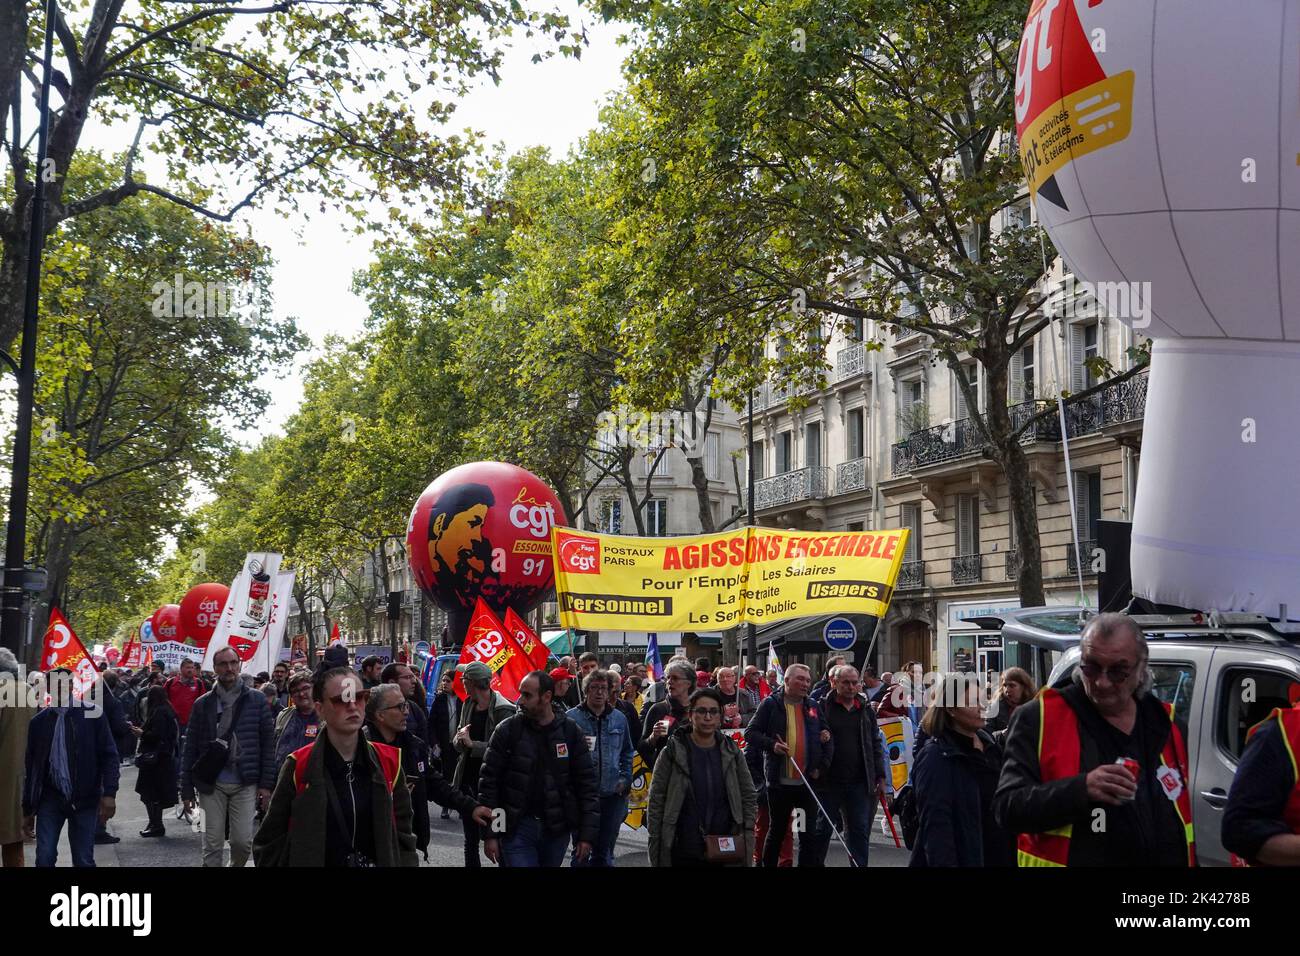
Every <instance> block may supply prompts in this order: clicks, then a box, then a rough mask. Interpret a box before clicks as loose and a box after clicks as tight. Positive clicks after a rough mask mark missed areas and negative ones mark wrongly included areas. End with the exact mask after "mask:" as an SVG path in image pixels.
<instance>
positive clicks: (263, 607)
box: [203, 551, 284, 673]
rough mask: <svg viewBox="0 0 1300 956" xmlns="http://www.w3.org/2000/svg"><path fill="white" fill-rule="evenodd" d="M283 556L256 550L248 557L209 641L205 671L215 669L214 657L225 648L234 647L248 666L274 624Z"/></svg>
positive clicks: (204, 660)
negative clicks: (276, 595) (276, 592)
mask: <svg viewBox="0 0 1300 956" xmlns="http://www.w3.org/2000/svg"><path fill="white" fill-rule="evenodd" d="M280 559H281V555H280V554H278V553H276V552H274V551H253V552H249V554H248V555H247V556H246V557H245V558H244V569H243V570H242V571H240V572H239V577H237V578H235V580H234V583H232V584H231V585H230V597H228V598H227V599H226V606H225V607H224V608H222V609H221V620H220V621H219V622H218V624H217V629H216V630H215V631H213V632H212V640H210V641H208V650H207V654H206V655H205V656H204V658H203V668H204V670H212V656H213V655H214V654H216V653H217V651H219V650H221V649H222V648H223V647H229V648H232V649H233V650H234V651H235V653H236V654H238V655H239V659H240V660H241V661H243V662H244V665H245V667H244V669H245V670H247V669H248V663H249V661H251V660H252V658H253V655H254V654H255V653H256V652H257V648H258V645H260V644H261V643H262V639H263V638H264V637H266V634H267V629H268V626H269V625H270V621H271V606H272V603H273V602H272V599H273V595H272V591H274V590H275V586H276V584H277V583H278V574H279V571H280ZM283 633H284V631H283V624H282V625H281V634H283ZM263 669H264V670H268V671H269V670H270V669H271V668H270V667H267V668H263ZM254 673H256V671H254Z"/></svg>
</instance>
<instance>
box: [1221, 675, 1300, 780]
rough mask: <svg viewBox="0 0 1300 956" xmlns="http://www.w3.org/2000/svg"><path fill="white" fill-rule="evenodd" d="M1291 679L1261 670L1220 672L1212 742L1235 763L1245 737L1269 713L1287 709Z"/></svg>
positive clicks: (1292, 680)
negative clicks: (1220, 679)
mask: <svg viewBox="0 0 1300 956" xmlns="http://www.w3.org/2000/svg"><path fill="white" fill-rule="evenodd" d="M1293 683H1295V678H1294V677H1293V676H1292V675H1290V674H1287V673H1283V672H1282V671H1273V670H1266V669H1264V668H1261V667H1233V668H1230V669H1228V670H1225V671H1224V672H1223V683H1222V685H1221V686H1220V688H1219V714H1218V720H1217V722H1216V723H1217V726H1216V728H1215V732H1214V733H1215V737H1216V742H1217V743H1218V745H1219V749H1221V750H1222V751H1223V752H1224V753H1225V754H1227V755H1228V756H1229V757H1230V758H1231V759H1232V761H1233V762H1234V763H1235V762H1237V761H1238V760H1239V759H1240V758H1241V752H1242V751H1243V750H1245V749H1246V733H1247V731H1249V730H1250V728H1251V727H1254V726H1255V725H1256V724H1257V723H1259V722H1260V721H1261V720H1263V719H1264V718H1265V717H1267V716H1268V715H1269V714H1271V713H1272V712H1273V708H1275V707H1281V708H1283V709H1285V708H1286V707H1288V706H1290V705H1289V703H1288V699H1287V690H1288V688H1290V686H1291V685H1292V684H1293Z"/></svg>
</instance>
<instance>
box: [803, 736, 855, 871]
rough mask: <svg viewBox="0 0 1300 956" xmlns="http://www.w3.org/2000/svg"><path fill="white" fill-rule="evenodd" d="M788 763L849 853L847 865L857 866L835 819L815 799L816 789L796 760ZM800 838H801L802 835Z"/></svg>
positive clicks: (841, 844) (836, 837)
mask: <svg viewBox="0 0 1300 956" xmlns="http://www.w3.org/2000/svg"><path fill="white" fill-rule="evenodd" d="M790 763H791V764H792V765H793V766H794V769H795V772H796V773H798V774H799V779H800V780H802V781H803V785H804V786H805V787H807V788H808V792H809V793H811V794H812V798H813V802H814V803H816V804H817V809H818V810H820V811H821V813H822V816H824V817H825V818H826V822H827V823H829V824H830V827H831V832H832V833H834V834H835V839H837V840H839V841H840V846H842V847H844V852H845V853H847V854H848V855H849V865H850V866H857V865H858V861H857V860H855V859H854V858H853V851H852V850H850V849H849V845H848V844H847V843H845V842H844V837H842V836H840V831H839V828H838V827H836V826H835V821H834V820H832V819H831V815H830V814H829V813H827V812H826V808H825V807H823V806H822V802H821V801H820V800H818V799H817V791H816V790H814V789H813V787H812V784H811V783H809V782H808V778H807V777H805V776H804V775H803V769H802V768H801V767H800V766H799V763H798V761H795V760H791V761H790ZM800 839H802V837H801V838H800Z"/></svg>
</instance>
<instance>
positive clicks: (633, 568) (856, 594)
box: [551, 528, 908, 631]
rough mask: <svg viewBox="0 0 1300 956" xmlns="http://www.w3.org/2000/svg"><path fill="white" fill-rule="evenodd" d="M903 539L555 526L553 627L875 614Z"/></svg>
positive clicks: (900, 535)
mask: <svg viewBox="0 0 1300 956" xmlns="http://www.w3.org/2000/svg"><path fill="white" fill-rule="evenodd" d="M907 533H908V532H907V529H906V528H903V529H900V530H897V531H847V532H812V531H776V530H772V529H770V528H740V529H737V530H735V531H724V532H722V533H720V534H705V535H695V536H691V537H680V538H632V537H623V536H620V535H611V534H596V533H593V532H589V531H577V530H575V529H573V528H554V529H552V531H551V544H552V546H553V547H554V549H555V550H554V554H555V562H554V563H555V592H556V597H557V598H558V600H559V605H560V624H561V626H563V627H572V628H581V629H584V630H601V629H606V630H618V631H703V630H709V631H713V630H723V629H725V628H729V627H735V626H736V625H738V624H745V623H750V622H752V623H754V624H767V623H770V622H772V621H779V620H782V619H784V618H790V617H805V616H808V617H811V616H817V615H823V614H870V615H873V616H876V617H883V616H884V613H885V611H886V610H887V609H888V607H889V599H890V596H891V595H892V593H893V589H894V582H896V581H897V580H898V571H899V568H900V567H901V566H902V563H903V550H904V548H905V547H906V545H907Z"/></svg>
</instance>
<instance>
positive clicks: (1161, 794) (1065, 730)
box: [993, 614, 1196, 867]
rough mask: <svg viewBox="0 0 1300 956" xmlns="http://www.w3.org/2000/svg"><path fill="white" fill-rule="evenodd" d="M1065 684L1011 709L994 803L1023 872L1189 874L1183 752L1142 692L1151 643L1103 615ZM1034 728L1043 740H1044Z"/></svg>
mask: <svg viewBox="0 0 1300 956" xmlns="http://www.w3.org/2000/svg"><path fill="white" fill-rule="evenodd" d="M1079 650H1080V663H1079V667H1078V668H1077V669H1076V670H1075V672H1074V673H1073V674H1072V675H1069V676H1067V677H1064V678H1062V679H1061V680H1060V681H1058V682H1057V683H1056V684H1055V686H1053V687H1049V688H1047V689H1045V690H1044V691H1043V692H1042V693H1041V694H1039V695H1038V697H1036V698H1035V699H1034V700H1032V701H1030V702H1029V703H1027V704H1024V705H1022V706H1020V707H1018V708H1017V709H1016V712H1015V715H1014V716H1013V717H1012V719H1011V727H1010V728H1009V732H1008V736H1007V744H1006V759H1005V762H1004V763H1003V765H1002V775H1001V777H1000V779H999V781H998V789H997V793H996V794H995V795H994V799H993V810H994V814H995V815H996V818H997V822H998V824H999V825H1000V826H1003V827H1005V828H1006V829H1008V830H1011V831H1012V832H1015V833H1019V835H1020V836H1019V839H1018V840H1017V844H1018V847H1019V854H1018V858H1019V863H1020V865H1021V866H1169V867H1180V866H1189V865H1193V866H1194V865H1195V859H1196V855H1195V845H1194V843H1193V840H1192V826H1191V820H1192V818H1191V799H1190V786H1191V783H1190V781H1189V780H1188V775H1187V749H1186V746H1185V745H1184V743H1183V734H1182V732H1181V730H1180V728H1179V727H1178V725H1177V723H1175V721H1174V719H1173V711H1172V708H1170V707H1169V706H1168V705H1166V704H1164V703H1162V702H1161V701H1160V700H1159V699H1158V698H1156V697H1155V696H1154V695H1153V694H1152V693H1151V692H1150V678H1149V676H1148V669H1147V644H1146V639H1145V638H1144V637H1143V636H1142V632H1141V630H1140V629H1139V627H1138V625H1137V623H1136V622H1135V621H1134V620H1133V619H1132V618H1131V617H1128V616H1127V615H1124V614H1099V615H1097V616H1096V617H1094V618H1092V619H1091V620H1089V621H1088V624H1087V626H1086V627H1085V628H1084V630H1083V635H1082V636H1081V638H1080V641H1079ZM1040 728H1041V730H1040Z"/></svg>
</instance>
